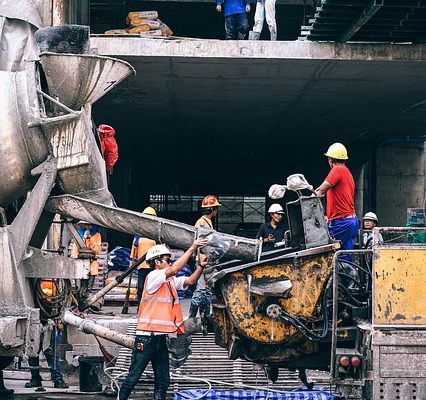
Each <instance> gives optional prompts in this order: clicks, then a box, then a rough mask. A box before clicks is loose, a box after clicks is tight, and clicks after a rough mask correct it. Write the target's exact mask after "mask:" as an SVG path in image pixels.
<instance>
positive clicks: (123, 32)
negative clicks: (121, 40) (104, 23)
mask: <svg viewBox="0 0 426 400" xmlns="http://www.w3.org/2000/svg"><path fill="white" fill-rule="evenodd" d="M104 33H105V35H127V31H126V30H125V29H110V30H108V31H105V32H104Z"/></svg>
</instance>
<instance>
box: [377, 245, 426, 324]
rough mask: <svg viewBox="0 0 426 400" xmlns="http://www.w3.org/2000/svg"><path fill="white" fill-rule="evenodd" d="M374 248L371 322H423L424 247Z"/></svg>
mask: <svg viewBox="0 0 426 400" xmlns="http://www.w3.org/2000/svg"><path fill="white" fill-rule="evenodd" d="M373 252H374V258H373V271H374V272H373V324H374V325H416V326H420V325H426V287H425V283H426V247H425V246H422V247H421V246H404V245H400V246H391V247H388V246H385V247H377V248H374V249H373Z"/></svg>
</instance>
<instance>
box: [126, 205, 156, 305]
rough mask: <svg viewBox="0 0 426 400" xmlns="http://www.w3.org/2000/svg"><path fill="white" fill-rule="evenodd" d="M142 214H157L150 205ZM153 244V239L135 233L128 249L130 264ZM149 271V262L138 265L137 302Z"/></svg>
mask: <svg viewBox="0 0 426 400" xmlns="http://www.w3.org/2000/svg"><path fill="white" fill-rule="evenodd" d="M142 214H146V215H153V216H157V212H156V211H155V209H154V208H152V207H146V208H145V209H144V210H143V211H142ZM155 245H156V242H155V240H151V239H147V238H143V237H141V236H140V235H135V236H134V238H133V242H132V248H131V250H130V265H132V264H133V263H134V262H135V261H136V260H138V259H139V258H141V257H142V256H143V255H144V254H146V252H147V251H148V250H149V249H150V248H151V247H152V246H155ZM149 271H150V270H149V264H148V262H146V261H145V262H143V263H142V264H141V265H139V267H138V292H137V298H138V302H139V301H140V300H141V298H142V291H143V286H144V283H145V279H146V276H147V275H148V273H149Z"/></svg>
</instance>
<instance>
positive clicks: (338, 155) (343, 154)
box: [324, 143, 348, 160]
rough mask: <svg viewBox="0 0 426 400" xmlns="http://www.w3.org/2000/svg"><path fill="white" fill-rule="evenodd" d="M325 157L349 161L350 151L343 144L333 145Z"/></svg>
mask: <svg viewBox="0 0 426 400" xmlns="http://www.w3.org/2000/svg"><path fill="white" fill-rule="evenodd" d="M324 155H325V156H327V157H330V158H334V159H336V160H347V159H348V151H347V150H346V147H345V146H344V145H343V144H342V143H333V144H332V145H331V146H330V147H329V148H328V150H327V153H325V154H324Z"/></svg>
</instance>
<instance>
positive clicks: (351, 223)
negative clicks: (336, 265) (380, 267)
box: [328, 217, 359, 261]
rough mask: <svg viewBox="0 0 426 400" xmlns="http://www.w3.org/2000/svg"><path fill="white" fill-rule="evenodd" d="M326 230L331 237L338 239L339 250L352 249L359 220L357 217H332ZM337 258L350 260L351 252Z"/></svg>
mask: <svg viewBox="0 0 426 400" xmlns="http://www.w3.org/2000/svg"><path fill="white" fill-rule="evenodd" d="M328 230H329V232H330V235H331V237H332V238H333V239H336V240H340V241H341V242H342V247H341V248H340V250H352V249H353V248H354V239H355V238H356V236H357V235H358V232H359V221H358V218H357V217H351V218H340V219H334V220H333V221H330V222H329V223H328ZM339 260H349V261H352V255H351V254H345V255H342V256H340V257H339Z"/></svg>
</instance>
